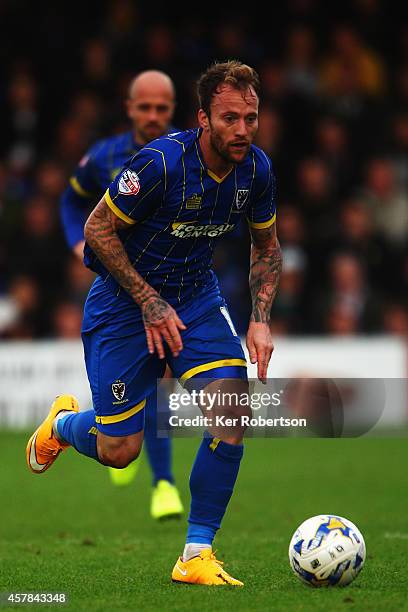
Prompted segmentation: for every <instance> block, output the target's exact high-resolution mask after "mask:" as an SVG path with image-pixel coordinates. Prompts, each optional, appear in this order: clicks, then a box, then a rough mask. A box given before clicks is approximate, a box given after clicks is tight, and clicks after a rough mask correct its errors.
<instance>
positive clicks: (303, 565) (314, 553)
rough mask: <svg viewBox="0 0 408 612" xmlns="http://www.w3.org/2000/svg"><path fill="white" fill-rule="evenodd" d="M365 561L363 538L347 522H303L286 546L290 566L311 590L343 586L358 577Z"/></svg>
mask: <svg viewBox="0 0 408 612" xmlns="http://www.w3.org/2000/svg"><path fill="white" fill-rule="evenodd" d="M365 557H366V548H365V542H364V538H363V536H362V535H361V533H360V531H359V530H358V529H357V527H356V526H355V525H354V524H353V523H352V522H351V521H349V520H348V519H345V518H343V517H341V516H337V515H334V514H319V515H318V516H312V518H309V519H307V520H306V521H304V522H303V523H302V524H301V525H300V526H299V527H298V528H297V529H296V531H295V533H294V534H293V537H292V539H291V541H290V544H289V561H290V565H291V567H292V569H293V571H294V573H295V574H296V576H297V577H298V578H300V580H302V581H303V582H305V583H306V584H308V585H309V586H313V587H322V586H346V585H347V584H350V582H352V581H353V580H354V578H355V577H356V576H357V574H359V573H360V571H361V569H362V567H363V565H364V561H365Z"/></svg>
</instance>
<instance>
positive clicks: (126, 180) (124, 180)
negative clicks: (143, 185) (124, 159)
mask: <svg viewBox="0 0 408 612" xmlns="http://www.w3.org/2000/svg"><path fill="white" fill-rule="evenodd" d="M139 191H140V183H139V177H138V176H137V174H136V172H134V170H125V171H124V172H123V173H122V176H121V177H120V179H119V193H121V194H123V195H137V194H138V193H139Z"/></svg>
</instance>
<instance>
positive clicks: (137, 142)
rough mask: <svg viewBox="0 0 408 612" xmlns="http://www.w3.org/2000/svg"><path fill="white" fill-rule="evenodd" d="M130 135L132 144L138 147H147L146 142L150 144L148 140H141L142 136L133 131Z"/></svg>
mask: <svg viewBox="0 0 408 612" xmlns="http://www.w3.org/2000/svg"><path fill="white" fill-rule="evenodd" d="M132 135H133V142H134V143H135V145H137V146H138V147H144V146H145V145H147V143H148V142H150V141H149V140H146V138H143V136H142V135H141V134H140V133H139V132H138V131H137V130H135V129H134V130H133V131H132Z"/></svg>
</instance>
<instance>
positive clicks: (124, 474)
mask: <svg viewBox="0 0 408 612" xmlns="http://www.w3.org/2000/svg"><path fill="white" fill-rule="evenodd" d="M139 465H140V463H139V460H138V459H136V461H132V463H129V465H128V466H126V467H125V468H122V469H118V468H114V467H108V470H109V476H110V479H111V482H112V484H114V485H116V486H117V487H125V486H126V485H128V484H130V483H131V482H132V480H133V479H134V477H135V476H136V474H137V473H138V471H139Z"/></svg>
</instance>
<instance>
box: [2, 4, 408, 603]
mask: <svg viewBox="0 0 408 612" xmlns="http://www.w3.org/2000/svg"><path fill="white" fill-rule="evenodd" d="M399 10H400V12H399ZM0 33H1V41H2V44H1V47H0V108H1V112H0V130H1V135H2V138H1V141H0V338H1V339H2V343H1V347H0V351H1V355H0V357H1V360H0V375H1V377H0V388H1V398H0V415H1V419H2V424H3V428H2V429H0V462H1V465H3V466H6V469H5V470H2V471H1V475H0V490H1V491H2V492H3V494H4V498H3V499H4V500H6V503H3V504H2V507H1V509H0V560H1V561H2V563H1V564H0V591H4V590H13V589H19V590H20V591H22V590H30V591H37V590H42V589H46V590H49V591H57V590H67V591H68V592H69V593H70V597H71V602H72V609H76V610H82V609H87V610H94V609H95V610H106V609H107V608H108V609H112V610H119V609H120V610H122V609H123V610H125V609H133V608H134V607H135V606H136V605H137V608H138V609H141V610H142V609H146V610H147V609H149V610H153V609H158V608H160V607H164V606H165V607H166V608H167V609H169V610H170V609H171V610H173V609H174V610H183V609H189V610H191V609H201V610H206V609H214V607H215V606H217V607H218V608H219V609H221V610H222V609H226V608H227V607H230V606H231V605H234V607H235V608H236V609H237V610H238V609H239V610H241V609H242V610H249V609H263V610H265V609H288V608H289V609H294V610H301V609H304V610H309V609H310V610H311V609H313V610H319V609H327V606H330V607H331V609H333V610H337V609H339V610H342V609H345V608H349V609H360V610H361V609H370V610H376V609H387V610H388V609H389V610H393V609H404V606H405V605H406V599H407V593H406V587H405V586H404V585H405V584H406V580H405V571H404V567H406V559H405V555H406V541H407V538H408V534H407V533H406V520H405V516H406V509H405V506H404V496H403V493H402V492H403V491H404V490H406V486H407V484H408V482H407V476H406V470H405V469H404V465H406V440H404V439H398V438H393V439H387V438H386V437H384V434H382V435H381V436H380V435H378V436H377V437H376V438H371V439H362V438H361V439H358V440H319V439H310V440H296V439H285V440H277V439H274V440H270V439H269V440H268V439H265V440H262V439H257V440H249V441H248V450H247V453H246V457H247V459H246V462H244V463H245V464H244V466H243V469H242V473H241V476H240V481H239V484H238V488H237V491H236V494H235V495H234V498H233V500H232V502H231V508H230V513H229V516H228V517H227V519H226V521H225V525H224V529H223V530H222V532H221V533H220V536H219V537H218V538H217V546H218V545H219V546H220V549H222V552H223V554H224V555H225V557H226V560H227V561H228V563H229V564H230V563H232V564H233V565H232V567H231V569H232V570H234V571H236V573H238V574H242V575H245V579H246V582H247V587H246V588H245V592H242V593H240V594H239V595H238V594H231V593H230V592H225V593H223V594H222V595H221V594H218V595H215V594H214V593H211V592H210V593H209V592H205V593H203V592H202V590H201V589H200V592H199V593H197V592H193V593H192V592H191V591H188V590H185V589H184V590H180V589H178V590H177V589H175V590H174V588H173V587H172V586H171V584H169V582H168V569H169V567H171V566H172V563H173V562H174V557H175V555H177V554H178V553H179V547H180V543H181V542H182V540H183V534H184V524H182V523H181V524H171V525H160V526H157V525H155V524H154V523H153V521H152V520H151V519H150V518H149V515H148V503H149V502H148V498H149V494H150V481H149V478H150V477H149V472H148V469H147V466H146V464H143V465H142V468H141V470H140V474H139V475H138V477H137V478H138V480H137V481H135V483H134V485H132V486H131V487H129V488H128V489H126V491H125V490H124V491H122V490H120V491H118V490H115V489H114V488H113V487H112V486H111V485H110V483H109V480H108V478H107V475H106V472H105V470H104V468H103V467H102V466H99V465H97V464H96V463H92V462H90V461H88V462H87V461H84V460H83V459H82V458H81V457H79V456H77V455H76V454H75V453H67V455H66V457H64V458H63V459H62V460H61V466H60V465H59V466H58V470H55V472H54V471H52V472H50V474H49V475H47V477H45V478H44V479H39V480H40V481H41V482H38V480H36V479H35V478H34V477H32V476H31V475H30V474H28V472H27V471H26V468H25V465H24V461H23V455H24V446H25V441H26V437H27V433H26V432H21V431H14V430H13V429H10V428H7V427H6V428H5V427H4V425H5V424H6V425H7V423H8V424H9V426H10V425H13V426H15V425H19V424H20V426H21V424H22V425H23V426H25V425H26V424H27V420H25V419H21V423H19V414H20V412H21V411H22V407H23V406H24V405H25V404H24V402H26V406H28V407H29V409H30V416H31V419H33V420H38V418H37V417H38V415H39V414H40V413H41V414H43V413H44V412H46V411H47V409H48V401H49V399H51V397H52V395H53V393H54V386H53V385H54V384H55V383H56V382H58V381H59V380H60V377H61V376H64V375H65V374H66V373H67V369H68V370H69V367H71V370H72V360H71V365H70V366H69V367H68V366H67V367H66V369H65V370H64V367H65V366H64V360H63V359H62V358H61V353H64V351H65V347H68V346H69V347H70V348H69V350H66V351H65V354H66V355H69V354H71V353H73V354H76V355H79V354H80V352H79V350H78V346H77V344H76V343H77V342H79V340H78V338H79V333H80V325H81V319H82V306H83V302H84V299H85V297H86V294H87V290H88V287H89V285H90V283H91V282H92V274H91V273H89V272H88V271H87V270H85V269H84V268H83V267H82V266H81V264H80V262H78V261H77V260H76V259H75V258H74V257H73V256H72V255H71V254H70V252H69V250H68V248H67V246H66V245H65V241H64V238H63V234H62V229H61V225H60V221H59V197H60V194H61V193H62V191H63V189H64V187H65V185H66V183H67V180H68V177H69V176H70V174H71V172H72V170H73V168H74V167H75V165H76V164H77V162H78V160H79V159H80V158H81V156H82V155H83V153H84V152H85V151H86V149H87V148H88V146H89V145H90V144H91V143H93V142H94V141H95V140H96V139H98V138H103V137H105V136H108V135H110V134H112V133H115V132H118V131H121V130H125V129H127V125H128V124H127V121H126V116H125V112H124V105H123V101H124V99H125V97H126V91H127V86H128V83H129V81H130V79H131V78H132V76H133V75H134V74H135V73H137V72H138V71H140V70H144V69H148V68H158V69H162V70H165V71H166V72H168V73H169V74H170V75H171V77H172V78H173V80H174V82H175V85H176V89H177V101H178V104H177V109H176V117H175V121H174V124H175V125H176V126H177V127H178V128H179V129H183V128H187V127H192V126H194V125H195V112H196V99H195V80H196V78H197V76H198V75H199V74H200V72H201V71H202V70H203V69H205V68H206V66H207V65H208V64H209V63H211V62H212V61H213V60H215V59H218V60H224V59H226V58H232V57H234V58H239V59H241V60H242V61H245V62H248V63H250V64H252V65H253V66H254V67H256V69H257V70H258V71H259V73H260V76H261V81H262V88H263V92H262V100H261V111H260V129H259V134H258V138H257V143H258V144H259V145H260V146H261V147H262V148H264V149H265V150H266V151H267V152H268V153H269V154H270V155H271V157H272V160H273V162H274V165H275V168H276V173H277V176H278V233H279V237H280V240H281V243H282V247H283V254H284V268H283V275H282V280H281V285H280V289H279V294H278V297H277V299H276V302H275V305H274V308H273V331H274V334H275V338H276V346H277V349H276V351H275V355H274V357H273V359H274V360H275V362H273V363H276V365H277V367H278V370H279V375H281V376H286V375H288V372H287V371H285V369H284V366H282V362H284V364H286V363H289V362H290V363H291V364H292V365H293V358H294V357H295V356H297V362H296V364H297V366H296V367H298V368H299V369H302V364H303V363H304V364H305V365H307V366H310V363H313V367H314V368H317V369H318V368H319V364H320V363H322V365H324V366H326V364H327V363H332V362H329V361H327V362H326V355H327V353H326V351H331V352H332V353H336V359H337V361H339V362H341V363H342V364H344V365H347V368H348V369H347V372H346V375H347V376H352V375H353V370H354V373H355V374H356V375H358V376H364V377H367V376H368V377H369V376H373V377H378V376H381V373H382V372H384V374H383V376H396V377H399V376H403V375H406V367H407V352H406V346H407V345H406V340H407V335H408V308H407V306H408V303H407V295H408V292H407V283H408V242H407V237H408V164H407V162H408V24H407V21H406V18H405V17H404V14H403V12H402V8H401V9H398V8H397V6H396V3H387V2H385V0H383V1H380V0H350V1H348V2H342V3H341V4H340V3H336V4H333V3H326V2H323V1H322V0H320V1H318V0H289V1H288V2H280V3H273V5H272V6H271V9H270V10H269V11H268V14H267V15H265V14H264V12H263V9H261V8H260V7H254V8H252V7H251V8H247V9H244V8H242V7H241V6H239V5H238V4H237V5H233V4H229V5H226V4H223V6H222V7H220V6H215V5H212V4H211V3H206V4H205V5H204V6H202V7H197V6H191V7H190V8H187V9H186V7H183V10H182V9H181V7H180V6H177V5H176V4H175V3H172V4H171V3H165V2H155V3H148V2H145V1H143V2H132V1H131V0H117V1H113V0H112V1H108V0H105V1H103V2H98V3H93V2H90V3H79V2H72V1H71V2H67V1H60V2H58V3H54V4H51V3H46V4H44V5H42V6H40V5H38V4H37V3H32V2H29V1H28V0H9V1H7V0H2V1H1V2H0ZM248 250H249V242H248V236H247V231H246V228H245V227H244V226H241V227H240V228H239V229H238V230H237V232H236V233H235V234H234V235H233V236H231V237H229V238H228V239H225V240H224V241H222V242H221V243H220V245H219V247H218V250H217V252H216V258H215V266H216V270H217V273H218V275H219V278H220V281H221V285H222V288H223V292H224V294H225V296H226V298H227V300H228V302H229V305H230V310H231V314H232V317H233V319H234V322H235V323H236V326H237V328H238V330H239V332H240V333H241V334H244V333H245V331H246V325H247V321H248V316H249V311H250V302H249V294H248V286H247V275H248ZM367 335H369V336H370V337H371V340H372V341H373V342H374V344H372V345H370V344H369V341H370V338H369V339H367ZM379 336H380V338H379ZM305 337H306V338H305ZM335 337H336V338H335ZM307 339H310V340H311V342H312V343H313V344H312V345H308V344H304V343H305V342H306V341H307ZM343 339H344V340H347V342H348V343H349V344H346V345H344V344H343V348H342V350H343V352H342V353H339V352H337V349H336V348H334V347H340V345H338V344H334V342H335V341H336V342H337V341H338V340H343ZM55 340H58V341H64V342H65V341H66V342H68V344H67V345H65V344H58V345H59V347H60V348H59V353H58V355H59V356H58V358H57V357H56V355H57V354H56V353H55V352H54V347H55V346H57V344H55ZM45 341H46V343H45ZM48 342H51V344H48ZM299 343H300V344H299ZM302 343H303V344H302ZM381 343H383V344H381ZM288 346H289V347H291V352H289V353H288V352H286V353H285V351H284V350H283V349H284V348H285V347H288ZM281 347H282V352H280V351H281ZM300 347H301V349H302V350H301V351H300V350H299V348H300ZM353 347H359V348H358V350H357V352H356V353H353V351H352V349H353ZM311 348H312V349H313V351H312V352H313V358H312V359H309V354H308V351H310V349H311ZM37 349H38V352H36V351H37ZM339 350H340V349H339ZM360 351H362V352H360ZM370 351H371V354H370ZM279 355H283V359H282V358H281V360H280V357H279ZM44 356H45V357H44ZM67 358H68V357H67ZM42 359H45V361H46V365H45V366H44V367H42V364H43V361H42ZM302 360H303V361H302ZM55 363H57V369H58V368H59V369H58V371H56V366H55ZM273 363H272V366H273ZM61 364H62V365H61ZM53 365H54V370H53V369H52V368H53ZM75 367H76V368H77V370H72V371H70V372H69V373H70V375H71V376H73V375H75V373H76V372H77V371H79V369H80V368H82V362H81V363H77V365H76V366H75ZM36 368H37V370H36ZM47 368H48V369H47ZM272 371H273V370H272ZM340 375H341V374H340ZM33 379H35V394H36V399H35V401H34V402H33V396H32V391H31V387H30V385H31V384H32V381H33ZM19 394H20V395H19ZM21 394H22V395H21ZM30 394H31V404H30ZM45 398H49V399H48V400H46V399H45ZM20 399H21V402H20ZM403 410H404V411H405V412H404V415H405V416H404V421H405V423H406V421H407V410H406V404H404V406H403ZM34 417H35V418H34ZM397 422H398V424H399V426H400V425H401V413H400V414H399V416H398V419H397ZM400 433H401V431H400ZM196 446H197V440H189V439H183V440H176V441H175V443H174V454H175V456H174V464H175V472H176V477H177V482H178V484H179V486H180V489H181V492H182V495H183V500H184V501H185V503H186V504H187V503H188V483H187V474H188V472H189V469H187V468H186V458H187V459H188V462H187V463H188V468H189V465H190V463H191V460H192V458H193V456H194V451H195V448H196ZM260 468H261V469H260ZM101 499H103V500H104V503H103V504H101ZM254 500H256V505H255V506H254ZM95 508H98V511H97V513H96V512H95ZM326 511H329V512H330V511H334V512H336V513H338V514H343V515H344V516H346V517H348V518H350V519H351V520H354V521H355V522H356V523H357V525H358V526H359V527H360V528H361V530H362V532H363V533H364V535H365V537H366V541H367V545H368V549H369V558H368V561H367V567H366V568H365V569H364V572H363V574H362V576H361V577H360V578H359V580H358V581H356V584H355V585H353V586H352V587H350V589H348V590H347V593H346V594H345V593H344V592H331V593H323V594H322V593H321V592H309V591H308V592H307V593H305V592H304V589H303V587H302V586H301V585H300V584H297V582H296V580H295V579H294V578H293V577H292V576H291V575H290V572H289V568H288V564H287V558H286V554H287V543H288V542H289V539H290V536H291V535H292V532H293V530H294V529H295V527H296V526H297V525H298V524H299V523H300V522H301V521H303V520H304V519H305V518H306V517H307V516H312V515H313V514H317V513H319V512H326ZM102 525H103V527H102ZM141 526H142V529H141ZM39 576H40V577H39Z"/></svg>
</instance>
